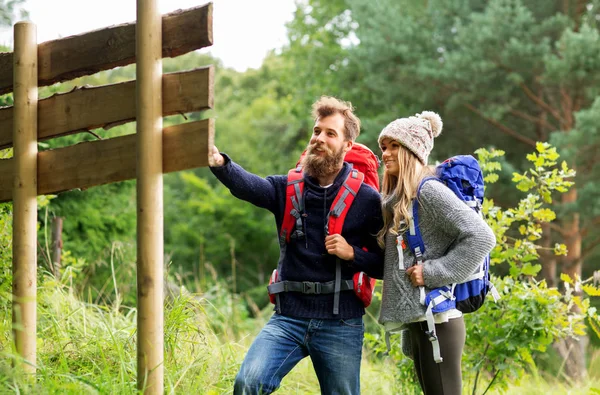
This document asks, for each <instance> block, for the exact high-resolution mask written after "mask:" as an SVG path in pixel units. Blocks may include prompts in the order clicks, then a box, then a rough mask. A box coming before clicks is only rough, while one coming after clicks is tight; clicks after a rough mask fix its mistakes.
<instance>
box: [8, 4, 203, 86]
mask: <svg viewBox="0 0 600 395" xmlns="http://www.w3.org/2000/svg"><path fill="white" fill-rule="evenodd" d="M135 25H136V23H135V22H131V23H127V24H122V25H116V26H111V27H107V28H104V29H99V30H94V31H91V32H88V33H83V34H79V35H75V36H69V37H65V38H61V39H58V40H52V41H46V42H44V43H41V44H39V45H38V80H39V81H38V86H46V85H52V84H54V83H56V82H61V81H68V80H71V79H74V78H77V77H81V76H84V75H90V74H94V73H97V72H99V71H102V70H108V69H112V68H115V67H118V66H125V65H128V64H130V63H134V62H135ZM162 32H163V33H162V55H163V57H175V56H179V55H183V54H185V53H188V52H191V51H194V50H196V49H200V48H204V47H208V46H211V45H212V43H213V34H212V3H208V4H205V5H203V6H200V7H195V8H190V9H187V10H177V11H175V12H172V13H169V14H165V15H163V17H162ZM12 63H13V53H12V52H4V53H0V94H4V93H8V92H11V91H12V89H13V66H12Z"/></svg>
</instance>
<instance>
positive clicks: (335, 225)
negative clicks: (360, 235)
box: [327, 169, 365, 235]
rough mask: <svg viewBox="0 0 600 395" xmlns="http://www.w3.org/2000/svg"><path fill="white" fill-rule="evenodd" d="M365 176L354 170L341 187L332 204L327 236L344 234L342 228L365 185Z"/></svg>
mask: <svg viewBox="0 0 600 395" xmlns="http://www.w3.org/2000/svg"><path fill="white" fill-rule="evenodd" d="M364 178H365V176H364V174H363V173H361V172H359V171H358V170H356V169H352V170H351V171H350V173H349V174H348V177H346V180H345V181H344V183H343V184H342V186H341V187H340V190H339V191H338V194H337V196H336V197H335V199H334V200H333V203H332V204H331V209H330V210H329V215H328V217H329V219H328V222H327V234H330V235H334V234H342V227H343V226H344V220H345V219H346V214H348V210H349V209H350V206H351V205H352V202H353V201H354V198H355V197H356V194H357V193H358V190H359V189H360V186H361V185H362V183H363V180H364Z"/></svg>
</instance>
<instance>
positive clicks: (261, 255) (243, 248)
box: [165, 172, 279, 291]
mask: <svg viewBox="0 0 600 395" xmlns="http://www.w3.org/2000/svg"><path fill="white" fill-rule="evenodd" d="M213 181H214V180H213ZM168 185H169V188H168V190H166V193H165V196H166V199H167V201H171V202H173V203H171V204H169V205H166V206H165V223H166V224H167V225H166V226H165V240H166V243H165V246H166V248H165V249H166V251H169V252H171V253H172V257H173V261H174V262H176V266H178V267H181V268H182V269H183V271H184V272H185V273H195V275H196V276H199V275H200V273H199V271H198V262H199V260H200V259H201V260H202V261H203V265H202V266H203V267H202V268H200V269H204V267H206V266H210V267H211V268H214V269H216V270H217V272H218V273H219V274H220V275H225V276H228V277H229V276H231V275H232V269H231V260H232V259H235V262H236V267H237V271H238V276H237V278H238V279H239V283H238V284H235V285H234V286H236V287H237V289H238V290H241V291H243V290H246V289H249V288H252V287H254V286H255V285H256V284H257V283H258V284H261V283H262V284H263V285H264V281H265V280H266V278H268V276H269V275H270V272H271V270H272V269H274V268H275V266H276V262H277V259H276V257H277V254H278V251H279V244H278V242H277V234H276V231H275V226H274V221H273V216H272V214H271V213H269V212H267V211H265V210H261V209H258V208H256V207H254V206H252V205H250V204H248V203H245V202H240V201H239V200H238V199H235V198H233V197H232V196H231V193H230V192H229V190H228V189H227V188H225V187H224V186H223V185H221V184H216V185H211V184H210V183H209V182H208V181H207V180H206V179H204V178H201V177H199V176H198V175H196V174H194V173H192V172H182V173H180V174H178V175H177V176H176V177H174V178H173V179H172V180H171V181H170V182H169V184H168ZM269 236H270V237H269ZM231 243H233V247H234V256H235V258H234V257H232V251H231V248H230V247H231ZM201 252H202V254H203V257H202V258H201V257H200V254H201ZM188 280H189V279H188ZM200 281H201V282H203V283H206V282H207V281H206V275H204V278H201V279H200ZM188 283H189V282H188ZM263 291H264V288H263Z"/></svg>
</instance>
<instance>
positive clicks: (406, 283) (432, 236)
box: [379, 180, 496, 324]
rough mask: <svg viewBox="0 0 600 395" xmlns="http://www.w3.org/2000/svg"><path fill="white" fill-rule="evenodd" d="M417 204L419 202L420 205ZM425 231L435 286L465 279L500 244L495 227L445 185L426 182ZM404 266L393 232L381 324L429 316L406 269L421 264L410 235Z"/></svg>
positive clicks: (426, 271)
mask: <svg viewBox="0 0 600 395" xmlns="http://www.w3.org/2000/svg"><path fill="white" fill-rule="evenodd" d="M415 204H417V203H416V202H415ZM418 204H419V212H418V215H419V228H420V230H421V237H422V238H423V243H424V244H425V253H424V254H423V260H424V264H423V278H424V282H425V286H426V291H427V292H428V291H429V290H430V289H432V288H437V287H441V286H443V285H448V284H452V283H460V282H463V281H465V280H466V279H467V278H468V277H469V276H470V275H471V274H473V272H474V271H475V270H476V269H477V267H478V266H479V264H480V263H481V262H482V261H483V259H484V258H485V256H486V255H487V254H489V253H490V251H491V250H492V248H494V246H495V245H496V238H495V236H494V233H493V232H492V230H491V229H490V227H489V226H488V225H487V224H486V223H485V221H484V220H483V219H482V218H481V217H480V216H479V214H477V213H476V212H475V211H474V210H473V209H471V208H469V207H468V206H467V205H466V204H465V203H464V202H463V201H461V200H460V199H459V198H458V197H456V195H454V193H453V192H452V191H451V190H450V189H448V188H447V187H446V186H445V185H444V184H442V183H441V182H438V181H436V180H431V181H426V182H425V183H424V184H423V186H422V187H421V192H420V195H419V203H418ZM403 239H404V245H405V246H406V248H404V250H403V252H404V254H403V265H402V266H403V267H402V268H401V267H399V266H400V265H399V259H398V249H397V247H396V235H394V234H392V233H391V232H389V231H388V232H387V234H386V238H385V264H384V272H383V296H382V301H381V313H380V316H379V322H380V323H382V324H384V323H386V322H399V323H408V322H412V321H414V320H416V319H418V318H419V317H422V316H423V315H424V314H425V310H426V308H425V306H424V305H422V304H421V303H420V301H419V288H417V287H413V285H412V284H411V282H410V279H409V278H408V276H407V275H406V272H405V270H406V269H407V268H409V267H410V266H412V265H414V264H415V256H414V254H413V252H412V251H411V250H410V247H409V245H408V240H407V238H406V233H405V234H403Z"/></svg>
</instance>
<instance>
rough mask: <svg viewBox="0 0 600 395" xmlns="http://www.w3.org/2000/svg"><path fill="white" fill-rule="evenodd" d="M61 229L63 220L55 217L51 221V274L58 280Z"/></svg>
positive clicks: (61, 243)
mask: <svg viewBox="0 0 600 395" xmlns="http://www.w3.org/2000/svg"><path fill="white" fill-rule="evenodd" d="M62 229H63V219H62V217H55V218H54V219H53V220H52V258H51V259H52V274H54V277H56V278H60V268H61V263H60V258H61V255H62V248H63V241H62Z"/></svg>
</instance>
